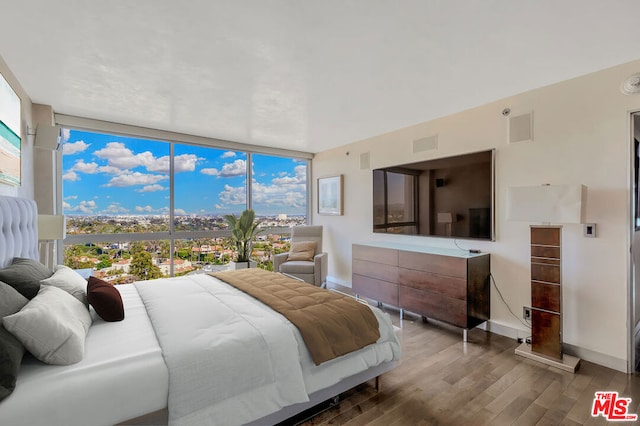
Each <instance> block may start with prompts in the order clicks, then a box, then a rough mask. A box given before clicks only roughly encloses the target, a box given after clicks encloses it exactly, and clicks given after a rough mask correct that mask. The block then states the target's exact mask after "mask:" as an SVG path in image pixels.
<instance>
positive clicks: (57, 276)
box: [40, 265, 89, 308]
mask: <svg viewBox="0 0 640 426" xmlns="http://www.w3.org/2000/svg"><path fill="white" fill-rule="evenodd" d="M53 271H54V272H53V275H51V276H50V277H49V278H47V279H44V280H40V285H51V286H54V287H58V288H59V289H61V290H64V291H66V292H67V293H69V294H70V295H72V296H73V297H75V298H76V299H78V300H79V301H81V302H82V303H84V306H86V307H87V308H89V302H87V280H86V279H84V278H82V275H80V274H79V273H77V272H76V271H74V270H73V269H71V268H69V267H68V266H64V265H58V266H56V267H55V268H54V270H53Z"/></svg>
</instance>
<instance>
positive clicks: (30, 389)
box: [0, 285, 168, 426]
mask: <svg viewBox="0 0 640 426" xmlns="http://www.w3.org/2000/svg"><path fill="white" fill-rule="evenodd" d="M117 288H118V290H120V293H121V294H122V299H123V303H124V306H125V310H126V317H125V319H124V320H123V321H121V322H114V323H108V322H105V321H103V320H102V319H100V318H99V317H98V316H97V315H96V314H95V312H94V311H92V316H93V325H92V326H91V328H90V329H89V333H88V334H87V339H86V342H85V348H86V349H85V356H84V359H83V360H82V361H80V362H79V363H77V364H72V365H66V366H58V365H45V364H43V363H41V362H40V361H38V360H36V359H35V358H32V357H29V356H27V357H25V358H24V360H23V363H22V367H21V369H20V374H19V375H18V380H17V383H16V389H15V390H14V392H13V393H12V394H11V395H10V396H9V397H7V398H6V399H5V400H4V401H2V402H1V403H0V425H11V426H22V425H24V426H34V425H37V424H47V425H64V426H74V425H77V426H89V425H109V424H114V423H118V422H121V421H124V420H127V419H130V418H133V417H136V416H139V415H140V414H144V413H149V412H154V411H157V410H161V409H163V408H164V407H166V405H167V393H168V371H167V368H166V366H165V363H164V360H163V358H162V353H161V351H160V346H159V345H158V341H157V339H156V336H155V333H154V331H153V328H152V326H151V323H150V321H149V318H148V316H147V313H146V310H145V308H144V305H143V304H142V301H141V300H140V296H138V293H137V291H136V289H135V287H134V286H133V285H122V286H118V287H117Z"/></svg>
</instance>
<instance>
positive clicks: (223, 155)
mask: <svg viewBox="0 0 640 426" xmlns="http://www.w3.org/2000/svg"><path fill="white" fill-rule="evenodd" d="M235 156H236V153H235V152H233V151H227V152H225V153H224V154H222V155H221V156H220V158H233V157H235Z"/></svg>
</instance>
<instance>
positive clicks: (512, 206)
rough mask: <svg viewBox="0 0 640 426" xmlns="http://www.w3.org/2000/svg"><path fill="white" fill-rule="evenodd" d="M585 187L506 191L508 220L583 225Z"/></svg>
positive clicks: (532, 188)
mask: <svg viewBox="0 0 640 426" xmlns="http://www.w3.org/2000/svg"><path fill="white" fill-rule="evenodd" d="M586 190H587V188H586V187H585V186H584V185H541V186H514V187H510V188H509V193H508V206H507V220H510V221H518V222H537V223H584V211H585V204H586Z"/></svg>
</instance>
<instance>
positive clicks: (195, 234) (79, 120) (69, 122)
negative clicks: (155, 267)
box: [55, 114, 313, 276]
mask: <svg viewBox="0 0 640 426" xmlns="http://www.w3.org/2000/svg"><path fill="white" fill-rule="evenodd" d="M55 121H56V124H57V125H60V126H61V127H62V128H64V129H72V130H81V131H87V132H96V133H104V134H111V135H116V136H123V137H133V138H137V139H149V140H154V141H162V142H163V143H164V142H166V143H168V144H169V152H170V153H169V187H170V189H169V193H170V195H169V230H168V231H160V232H144V233H118V234H80V235H76V234H73V235H67V236H66V237H65V239H64V240H63V245H66V244H87V243H110V242H111V243H113V242H121V241H125V240H126V241H128V242H136V241H149V240H168V241H169V244H170V253H169V256H170V261H171V266H170V276H174V241H175V240H185V239H197V238H216V237H222V238H224V237H229V236H230V235H231V232H230V231H228V230H218V231H176V230H175V229H174V228H175V222H174V218H175V211H174V208H175V203H174V201H175V200H174V197H175V192H174V189H175V188H174V183H175V170H174V147H175V144H184V145H194V146H201V147H208V148H214V149H225V150H233V151H241V152H244V153H246V155H247V168H246V172H245V173H246V177H245V179H246V182H247V183H246V191H247V195H246V200H247V203H246V208H247V209H250V208H252V178H253V176H252V167H251V164H252V163H251V161H252V154H265V155H272V156H280V157H286V158H292V159H297V160H304V161H305V164H306V174H307V176H306V199H307V204H306V212H305V215H306V220H305V223H306V224H310V223H311V211H312V209H311V207H312V206H311V200H312V194H311V185H310V181H311V179H310V176H311V160H312V159H313V154H312V153H308V152H303V151H294V150H287V149H279V148H272V147H262V146H259V145H252V144H243V143H240V142H233V141H227V140H222V139H212V138H205V137H200V136H192V135H186V134H182V133H175V132H169V131H164V130H155V129H149V128H144V127H138V126H131V125H125V124H119V123H110V122H105V121H100V120H93V119H88V118H83V117H75V116H69V115H61V114H56V115H55ZM59 155H60V157H59V161H58V162H57V163H58V167H57V168H56V179H55V181H56V183H57V185H56V186H57V188H56V191H57V193H58V194H62V189H63V188H62V187H63V179H62V173H63V169H62V150H60V153H59ZM57 198H58V200H57V208H58V211H63V206H62V196H59V197H57ZM269 233H274V234H275V233H277V234H283V235H288V234H290V228H289V227H275V228H269ZM58 253H60V256H62V255H63V253H64V250H58ZM60 256H59V257H60ZM61 261H62V259H61V258H59V259H58V262H61Z"/></svg>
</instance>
